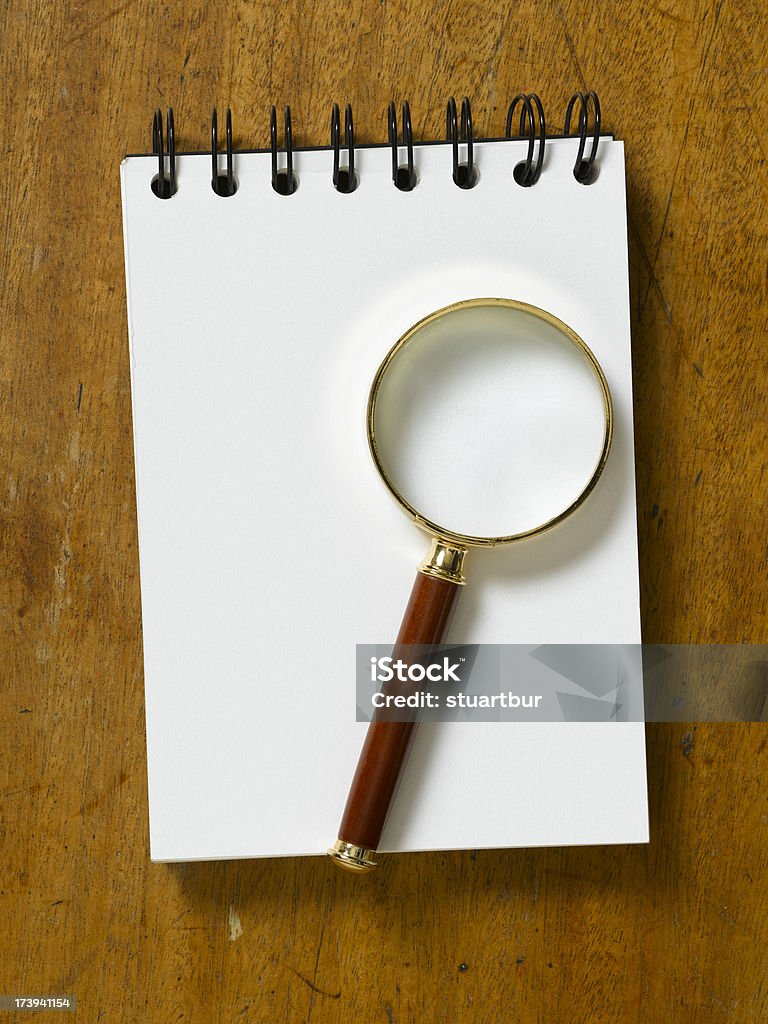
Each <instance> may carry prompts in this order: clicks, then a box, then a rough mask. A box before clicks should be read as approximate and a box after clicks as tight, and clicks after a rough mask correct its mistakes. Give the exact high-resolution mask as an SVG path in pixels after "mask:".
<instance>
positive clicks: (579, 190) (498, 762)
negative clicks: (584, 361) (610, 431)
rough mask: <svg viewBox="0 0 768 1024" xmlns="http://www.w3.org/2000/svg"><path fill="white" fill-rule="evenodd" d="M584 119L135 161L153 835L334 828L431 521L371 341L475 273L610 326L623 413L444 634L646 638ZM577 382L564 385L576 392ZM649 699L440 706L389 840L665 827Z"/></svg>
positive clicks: (250, 835)
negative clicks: (402, 141)
mask: <svg viewBox="0 0 768 1024" xmlns="http://www.w3.org/2000/svg"><path fill="white" fill-rule="evenodd" d="M575 145H576V143H575V141H574V140H552V141H551V142H549V143H548V144H547V153H546V157H547V159H546V165H545V167H544V170H543V173H542V176H541V179H540V181H539V183H538V184H537V185H536V186H535V187H533V188H527V189H526V188H521V187H519V186H517V185H516V184H515V183H514V181H513V176H512V172H513V169H514V166H515V164H516V163H517V162H518V161H519V160H520V159H522V158H523V156H524V153H525V149H526V146H525V145H524V144H521V143H516V142H496V143H482V142H481V143H477V144H476V146H475V155H476V161H477V165H478V168H479V171H480V181H479V183H478V185H477V187H476V188H474V189H472V190H469V191H462V190H460V189H458V188H457V187H456V186H455V185H454V184H453V182H452V180H451V174H450V150H449V147H447V146H444V145H432V146H423V147H420V146H417V147H416V148H415V160H416V166H417V168H418V171H419V178H420V181H419V185H418V187H417V188H416V189H415V190H414V191H413V192H411V193H402V192H399V191H397V190H396V189H395V188H394V186H393V185H392V182H391V177H390V152H389V149H388V148H370V149H360V150H359V151H358V152H357V154H356V157H357V170H358V173H359V177H360V186H359V188H358V189H357V191H355V192H354V193H352V194H351V195H342V194H339V193H337V192H336V191H335V190H334V189H333V187H332V184H331V175H330V167H331V157H330V154H329V153H328V152H327V151H312V152H298V153H296V154H295V169H296V172H297V174H298V177H299V188H298V191H297V192H296V193H295V194H294V195H293V196H290V197H286V196H280V195H278V194H277V193H275V192H274V191H273V190H272V188H271V186H270V166H269V165H270V158H269V154H236V156H235V175H236V177H237V179H238V181H239V189H238V191H237V193H236V195H235V196H233V197H231V198H227V199H224V198H221V197H218V196H216V195H215V194H214V193H213V191H212V189H211V187H210V157H207V156H205V155H195V156H180V157H178V158H177V173H178V182H179V190H178V193H177V195H176V196H175V197H174V198H173V199H171V200H169V201H161V200H159V199H157V198H156V197H155V196H154V195H153V194H152V192H151V190H150V181H151V179H152V176H153V174H154V173H155V172H156V166H157V164H156V158H151V157H130V158H127V159H126V160H125V161H124V162H123V165H122V188H123V216H124V230H125V257H126V270H127V282H128V306H129V310H128V312H129V339H130V358H131V379H132V389H133V422H134V442H135V456H136V480H137V504H138V526H139V551H140V568H141V593H142V612H143V630H144V664H145V687H146V712H147V746H148V768H149V801H150V831H151V853H152V858H153V859H154V860H195V859H214V858H231V857H258V856H279V855H298V854H319V853H322V852H324V851H325V849H326V847H327V846H328V845H329V844H330V843H331V842H332V841H333V840H334V839H335V837H336V830H337V826H338V822H339V819H340V816H341V811H342V809H343V805H344V801H345V799H346V794H347V789H348V786H349V782H350V780H351V777H352V773H353V771H354V767H355V763H356V760H357V755H358V752H359V749H360V745H361V743H362V740H363V737H364V733H365V728H366V727H365V725H363V724H360V723H356V722H355V687H354V664H355V645H356V644H357V643H383V642H386V641H387V640H388V639H389V638H394V636H395V635H396V632H397V628H398V625H399V622H400V618H401V616H402V612H403V609H404V605H405V601H406V599H407V596H408V592H409V590H410V587H411V583H412V578H413V574H414V570H415V567H416V565H417V564H418V562H419V561H420V559H421V558H422V557H423V555H424V553H425V551H426V548H427V544H428V542H427V539H426V538H425V537H424V535H422V534H421V533H420V531H419V530H418V529H417V528H416V527H415V526H413V524H411V523H410V522H409V521H408V520H407V519H406V518H405V517H404V515H403V514H402V512H401V511H400V510H399V509H398V507H397V506H396V504H395V503H394V502H393V501H392V500H391V498H390V497H389V496H388V495H387V493H386V491H385V489H384V487H383V485H382V484H381V482H380V481H379V479H378V477H377V476H376V473H375V470H374V468H373V465H372V463H371V461H370V457H369V454H368V450H367V444H366V433H365V404H366V400H367V395H368V389H369V386H370V383H371V379H372V377H373V374H374V371H375V369H376V367H377V365H378V364H379V362H380V361H381V359H382V357H383V356H384V354H385V353H386V351H387V350H388V349H389V348H390V347H391V345H392V344H393V342H394V341H395V340H397V338H398V337H399V336H400V335H401V334H402V333H403V332H404V331H405V330H406V329H407V328H408V327H409V326H410V325H411V324H413V323H415V322H416V321H417V320H419V319H420V318H421V317H422V316H424V315H425V314H427V313H428V312H431V311H432V310H435V309H437V308H439V307H441V306H444V305H446V304H448V303H450V302H454V301H456V300H458V299H463V298H471V297H477V296H505V297H509V298H515V299H519V300H522V301H524V302H528V303H531V304H533V305H537V306H540V307H543V308H544V309H547V310H549V311H550V312H551V313H554V314H555V315H556V316H558V317H559V318H560V319H562V320H563V321H565V322H566V323H567V324H569V325H570V326H571V327H572V328H573V329H574V330H575V331H576V332H577V333H578V334H580V335H581V337H583V338H584V340H585V341H586V342H587V343H588V345H589V346H590V347H591V348H592V350H593V351H594V353H595V355H596V356H597V358H598V360H599V361H600V363H601V365H602V367H603V369H604V371H605V374H606V377H607V379H608V381H609V384H610V387H611V390H612V394H613V400H614V411H615V417H616V428H615V439H614V445H613V449H612V452H611V455H610V458H609V461H608V465H607V468H606V470H605V474H604V477H603V479H602V480H601V481H600V483H599V485H598V488H597V490H596V491H595V493H594V494H593V495H592V496H591V497H590V499H589V500H588V502H587V503H586V504H585V505H584V506H583V507H582V508H581V509H580V510H579V511H577V513H576V514H575V515H574V516H573V517H572V518H571V519H570V520H568V521H567V522H565V523H563V524H562V525H561V526H560V527H558V528H557V530H555V531H553V532H551V533H549V534H546V535H544V536H542V537H540V538H537V539H535V540H531V541H526V542H524V543H522V544H519V545H513V546H512V547H510V548H507V549H497V550H495V551H478V552H472V553H471V555H470V561H469V562H468V570H469V571H470V573H471V580H470V584H469V586H467V587H466V588H465V593H463V595H462V600H461V602H460V604H459V608H458V611H457V614H456V618H455V620H454V624H453V627H452V630H451V634H450V640H451V641H457V642H458V641H462V642H463V641H471V642H476V643H489V642H504V643H515V642H520V643H579V642H592V643H614V642H615V643H637V642H639V640H640V622H639V594H638V570H637V542H636V520H635V489H634V465H633V438H632V391H631V372H630V371H631V365H630V336H629V301H628V276H627V248H626V220H625V195H624V160H623V147H622V144H621V143H620V142H614V141H611V140H608V139H604V140H602V141H601V145H600V176H599V179H598V181H597V182H596V184H594V185H592V186H589V187H585V186H582V185H579V184H578V183H577V182H576V181H575V180H574V179H573V177H572V175H571V168H572V165H573V159H574V146H575ZM564 401H567V396H564ZM647 837H648V822H647V802H646V779H645V749H644V729H643V725H642V724H641V723H621V724H615V723H614V724H607V725H606V724H583V723H571V724H537V725H529V724H524V725H513V724H495V725H491V724H487V723H476V724H467V723H455V724H454V723H447V724H443V725H439V726H438V725H436V726H430V727H428V728H427V727H425V728H423V729H422V730H421V731H420V733H419V735H418V736H417V739H416V742H415V745H414V750H413V753H412V756H411V759H410V762H409V765H408V767H407V771H406V774H405V776H404V779H403V782H402V785H401V788H400V792H399V795H398V798H397V801H396V804H395V807H394V809H393V812H392V815H391V818H390V821H389V823H388V825H387V828H386V831H385V835H384V839H383V842H382V847H381V848H382V850H389V851H392V850H429V849H460V848H476V847H500V846H529V845H530V846H534V845H570V844H587V843H625V842H644V841H646V840H647Z"/></svg>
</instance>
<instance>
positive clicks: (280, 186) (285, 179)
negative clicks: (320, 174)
mask: <svg viewBox="0 0 768 1024" xmlns="http://www.w3.org/2000/svg"><path fill="white" fill-rule="evenodd" d="M283 124H284V136H283V138H284V144H285V161H286V163H285V168H284V169H283V168H281V169H280V170H278V168H277V111H276V110H275V108H274V107H272V110H271V111H270V115H269V135H270V144H271V147H272V188H273V189H274V190H275V192H277V193H279V194H280V195H281V196H292V195H293V193H294V192H295V191H296V189H297V187H298V182H297V180H296V175H295V174H294V173H293V133H292V131H291V108H290V107H288V106H286V107H285V110H284V111H283Z"/></svg>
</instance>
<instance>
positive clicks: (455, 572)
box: [419, 538, 467, 587]
mask: <svg viewBox="0 0 768 1024" xmlns="http://www.w3.org/2000/svg"><path fill="white" fill-rule="evenodd" d="M466 554H467V549H466V548H465V547H462V546H461V545H460V544H449V543H448V542H447V541H444V540H439V539H438V538H433V539H432V550H431V551H430V552H429V554H428V555H427V557H426V558H425V559H424V561H423V562H422V563H421V565H420V566H419V572H421V573H424V575H425V576H434V577H435V579H438V580H445V581H446V582H447V583H455V584H456V585H457V586H459V587H463V586H464V584H465V583H466V582H467V578H466V576H465V575H464V559H465V557H466Z"/></svg>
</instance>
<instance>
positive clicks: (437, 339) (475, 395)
mask: <svg viewBox="0 0 768 1024" xmlns="http://www.w3.org/2000/svg"><path fill="white" fill-rule="evenodd" d="M367 430H368V445H369V449H370V453H371V456H372V458H373V462H374V465H375V467H376V469H377V471H378V473H379V476H380V477H381V479H382V480H383V482H384V484H385V486H386V487H387V489H388V490H389V492H390V494H391V495H392V497H393V498H394V499H395V501H396V502H397V503H398V504H399V505H400V507H401V508H402V509H403V511H405V512H406V513H407V514H408V515H409V516H410V518H411V519H412V520H413V521H414V522H415V523H416V525H417V526H419V527H421V529H422V530H424V531H425V532H426V533H427V534H429V536H430V537H431V539H432V543H431V547H430V550H429V553H428V554H427V556H426V557H425V559H424V561H423V562H422V563H421V564H420V565H419V567H418V572H417V573H416V580H415V582H414V584H413V589H412V591H411V595H410V599H409V601H408V605H407V607H406V610H405V615H404V617H403V620H402V624H401V626H400V632H399V633H398V636H397V640H396V643H395V648H394V652H393V656H394V657H400V658H402V660H404V661H405V662H407V661H408V651H409V649H412V645H419V650H420V652H423V650H424V646H425V645H426V646H427V647H428V646H429V645H435V644H439V643H441V642H442V641H443V640H444V639H445V636H446V634H447V632H448V628H449V626H450V622H451V618H452V616H453V612H454V609H455V607H456V602H457V599H458V596H459V594H460V592H461V589H462V587H463V586H464V585H465V583H466V577H465V573H464V563H465V559H466V555H467V553H468V551H469V549H470V548H473V547H479V548H493V547H496V546H497V545H502V544H512V543H513V542H515V541H521V540H524V539H526V538H531V537H535V536H538V535H539V534H542V533H544V532H545V531H547V530H550V529H551V528H552V527H554V526H556V525H557V524H559V523H561V522H562V521H563V520H564V519H566V518H567V517H568V516H570V515H571V514H572V513H573V512H575V511H576V509H578V508H579V507H580V506H581V505H582V504H583V503H584V502H585V501H586V499H587V498H588V496H589V495H590V494H591V492H592V491H593V489H594V488H595V486H596V484H597V482H598V480H599V479H600V476H601V474H602V472H603V469H604V467H605V464H606V461H607V458H608V452H609V450H610V446H611V439H612V435H613V407H612V402H611V394H610V390H609V388H608V382H607V380H606V378H605V374H604V373H603V370H602V368H601V367H600V364H599V363H598V361H597V359H596V358H595V356H594V355H593V353H592V352H591V350H590V349H589V348H588V347H587V345H586V343H585V342H584V341H582V339H581V338H580V337H579V336H578V335H577V334H576V333H575V331H573V330H572V329H571V328H570V327H568V326H567V325H566V324H564V323H563V322H562V321H561V320H559V319H557V317H555V316H553V315H552V314H551V313H548V312H546V311H545V310H543V309H539V308H538V307H536V306H531V305H527V304H526V303H523V302H517V301H514V300H512V299H502V298H482V299H480V298H478V299H468V300H465V301H463V302H457V303H454V304H453V305H450V306H446V307H444V308H443V309H439V310H437V311H436V312H434V313H431V314H430V315H429V316H426V317H425V318H424V319H422V320H420V321H419V322H418V323H417V324H415V325H414V326H413V327H411V328H410V329H409V330H407V331H406V332H405V334H404V335H403V336H402V337H401V338H400V339H399V341H397V343H396V344H395V345H394V346H393V347H392V348H391V349H390V351H389V352H388V353H387V355H386V356H385V358H384V360H383V362H382V363H381V365H380V366H379V368H378V370H377V371H376V375H375V377H374V379H373V383H372V385H371V390H370V393H369V396H368V411H367ZM377 716H378V717H377ZM384 718H386V716H385V715H384V716H381V715H379V713H378V712H377V713H376V714H374V716H373V718H372V720H371V723H370V725H369V727H368V732H367V735H366V739H365V742H364V744H363V748H362V751H361V753H360V758H359V760H358V765H357V770H356V772H355V775H354V778H353V781H352V785H351V788H350V791H349V797H348V799H347V804H346V808H345V810H344V815H343V817H342V821H341V825H340V828H339V833H338V839H337V840H336V842H335V843H334V844H333V846H332V847H331V848H330V849H329V850H328V854H329V856H330V857H331V858H332V859H333V860H334V861H335V862H336V863H337V864H338V865H340V866H341V867H345V868H348V869H350V870H352V871H368V870H370V869H371V868H373V867H375V866H376V862H375V860H374V859H373V858H374V855H375V852H376V849H377V847H378V845H379V840H380V838H381V833H382V831H383V829H384V824H385V822H386V818H387V815H388V813H389V808H390V806H391V803H392V801H393V798H394V795H395V791H396V789H397V784H398V781H399V778H400V774H401V771H402V769H403V766H404V764H405V761H406V758H407V754H408V751H409V748H410V744H411V740H412V738H413V734H414V730H415V727H416V722H415V721H414V720H410V721H397V722H395V721H391V720H383V719H384Z"/></svg>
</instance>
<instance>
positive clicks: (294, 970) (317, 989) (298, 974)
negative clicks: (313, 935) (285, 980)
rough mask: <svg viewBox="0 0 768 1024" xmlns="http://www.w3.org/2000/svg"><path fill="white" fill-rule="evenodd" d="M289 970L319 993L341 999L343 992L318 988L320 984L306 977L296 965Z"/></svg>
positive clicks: (330, 997)
mask: <svg viewBox="0 0 768 1024" xmlns="http://www.w3.org/2000/svg"><path fill="white" fill-rule="evenodd" d="M288 970H289V971H291V972H292V973H293V974H295V975H296V977H297V978H298V979H299V980H300V981H303V982H304V984H305V985H307V986H308V987H309V988H310V989H311V990H312V991H313V992H316V993H317V995H319V996H327V997H328V998H329V999H341V992H326V991H325V989H322V988H318V986H317V985H315V983H314V982H313V981H310V980H309V978H305V977H304V975H303V974H301V973H300V972H299V971H297V970H296V968H295V967H289V968H288ZM307 1019H309V1018H307Z"/></svg>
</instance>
